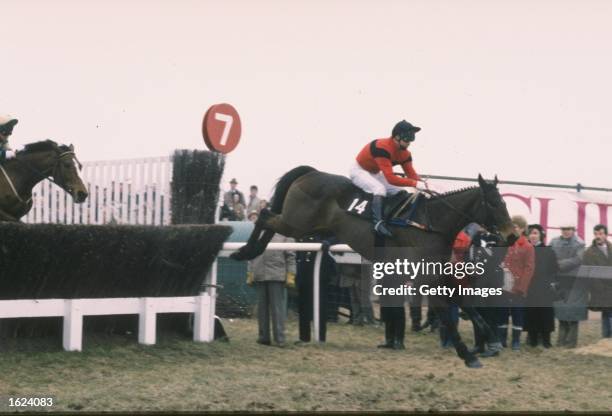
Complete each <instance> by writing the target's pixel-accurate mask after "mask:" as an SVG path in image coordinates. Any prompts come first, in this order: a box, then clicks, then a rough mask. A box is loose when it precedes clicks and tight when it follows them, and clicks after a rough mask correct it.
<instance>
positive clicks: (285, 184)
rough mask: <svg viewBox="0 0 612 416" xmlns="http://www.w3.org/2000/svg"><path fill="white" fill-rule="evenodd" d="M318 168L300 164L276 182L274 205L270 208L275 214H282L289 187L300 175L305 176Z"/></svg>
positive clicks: (273, 197)
mask: <svg viewBox="0 0 612 416" xmlns="http://www.w3.org/2000/svg"><path fill="white" fill-rule="evenodd" d="M315 170H316V169H315V168H313V167H312V166H298V167H297V168H293V169H291V170H290V171H289V172H287V173H285V174H284V175H283V176H281V178H280V179H279V180H278V182H277V183H276V187H275V189H274V195H273V196H272V206H271V207H270V210H271V211H272V212H273V213H275V214H280V213H281V212H282V211H283V204H284V203H285V197H286V196H287V192H288V191H289V188H290V187H291V185H292V184H293V182H295V180H296V179H297V178H299V177H300V176H304V175H306V174H307V173H310V172H313V171H315Z"/></svg>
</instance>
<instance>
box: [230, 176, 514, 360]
mask: <svg viewBox="0 0 612 416" xmlns="http://www.w3.org/2000/svg"><path fill="white" fill-rule="evenodd" d="M497 183H498V181H497V178H495V180H494V181H493V182H487V181H485V180H484V179H483V178H482V176H481V175H479V176H478V186H474V187H471V188H465V189H461V190H457V191H452V192H448V193H445V194H438V195H436V196H432V197H431V198H429V199H426V200H425V201H423V202H422V203H420V204H419V205H418V206H417V209H416V211H415V212H414V213H413V215H412V219H413V220H414V221H415V222H418V223H421V224H428V225H429V227H426V228H425V227H424V228H419V227H394V226H393V225H391V226H390V227H391V229H392V232H393V237H392V238H389V239H386V240H384V241H383V242H382V243H381V241H380V239H379V238H378V237H377V236H376V235H375V234H374V232H373V231H372V225H371V223H370V222H369V221H366V220H364V219H362V218H359V217H357V216H355V215H352V214H350V213H348V212H347V210H346V209H345V208H344V207H347V206H348V205H349V204H350V202H351V200H352V199H353V198H354V195H355V194H356V192H358V189H357V188H356V186H355V185H353V184H352V183H351V181H350V180H349V179H348V178H346V177H344V176H339V175H333V174H329V173H325V172H321V171H318V170H316V169H315V168H313V167H310V166H299V167H297V168H294V169H292V170H291V171H289V172H287V173H286V174H285V175H283V176H282V177H281V178H280V179H279V181H278V183H277V184H276V188H275V191H274V195H273V198H272V206H271V210H270V211H262V213H261V214H260V217H259V219H258V221H257V222H256V223H255V228H254V230H253V232H252V233H251V236H250V237H249V240H248V242H247V244H246V245H245V246H243V247H242V248H241V249H240V250H238V251H237V252H235V253H232V255H231V258H233V259H234V260H249V259H252V258H254V257H257V256H258V255H260V254H261V253H263V251H264V250H265V248H266V246H267V244H268V243H269V242H270V239H271V238H272V237H273V236H274V234H275V233H280V234H282V235H285V236H287V237H293V238H296V239H297V238H303V237H306V236H309V235H315V234H316V235H333V236H335V237H336V238H337V239H339V240H340V241H342V242H344V243H346V244H348V245H349V246H350V247H351V248H352V249H353V250H354V251H356V252H357V253H359V254H361V255H362V256H363V257H364V258H366V259H368V260H370V261H372V262H375V261H379V259H380V253H381V251H380V248H381V245H382V246H383V247H388V248H394V247H395V248H397V247H402V248H411V249H410V250H407V257H411V259H410V260H411V261H415V262H416V261H420V260H422V259H424V258H426V259H428V260H437V261H448V260H449V259H450V257H451V251H452V245H453V242H454V240H455V238H456V236H457V234H458V233H459V231H460V230H461V229H463V228H464V227H465V226H466V225H467V224H469V223H471V222H475V223H478V224H480V225H482V226H483V227H485V228H486V229H488V230H490V231H494V232H496V233H498V234H499V235H501V237H502V239H503V240H507V239H508V238H509V237H510V236H511V235H513V234H512V232H513V227H512V222H511V220H510V216H509V215H508V210H507V208H506V204H505V202H504V201H503V199H502V197H501V195H500V193H499V191H498V189H497ZM262 233H263V234H262ZM408 252H409V253H408ZM428 279H429V280H428V283H430V284H432V285H434V284H436V283H434V281H432V280H431V279H432V277H428ZM436 280H437V281H438V282H437V283H438V284H440V285H447V284H448V282H447V281H446V280H444V278H443V277H442V276H439V277H437V279H436ZM431 300H432V306H433V308H434V310H435V311H436V313H437V314H438V315H439V316H440V319H441V321H442V323H443V324H444V325H445V326H446V327H447V329H448V331H449V333H450V336H451V339H452V340H453V344H454V345H455V349H456V351H457V354H458V356H459V357H460V358H461V359H463V360H464V362H465V364H466V365H467V366H468V367H474V368H477V367H480V366H481V364H480V362H479V360H478V358H476V356H475V355H474V354H473V353H471V352H470V351H469V350H468V348H467V346H466V345H465V343H463V341H461V338H460V336H459V333H458V331H457V326H456V324H455V323H454V322H453V321H452V319H451V317H450V313H449V308H448V306H449V302H450V299H449V298H447V297H442V296H434V297H432V299H431ZM474 322H475V323H476V324H482V320H480V321H479V320H475V321H474Z"/></svg>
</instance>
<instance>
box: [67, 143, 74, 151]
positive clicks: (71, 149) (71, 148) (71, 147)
mask: <svg viewBox="0 0 612 416" xmlns="http://www.w3.org/2000/svg"><path fill="white" fill-rule="evenodd" d="M68 148H69V149H70V151H71V152H74V145H73V144H72V143H70V146H68Z"/></svg>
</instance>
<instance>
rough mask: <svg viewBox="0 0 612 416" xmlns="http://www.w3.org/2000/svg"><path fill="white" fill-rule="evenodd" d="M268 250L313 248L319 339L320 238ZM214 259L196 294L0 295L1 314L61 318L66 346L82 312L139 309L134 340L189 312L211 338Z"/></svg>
mask: <svg viewBox="0 0 612 416" xmlns="http://www.w3.org/2000/svg"><path fill="white" fill-rule="evenodd" d="M245 244H246V243H225V244H224V245H223V249H222V250H221V251H220V252H219V254H218V257H228V256H229V255H230V254H231V253H232V252H234V251H235V250H237V249H239V248H240V247H242V246H243V245H245ZM266 250H277V251H287V250H291V251H316V252H317V255H316V257H315V264H314V276H313V280H314V282H313V283H314V288H313V289H314V290H313V330H314V339H315V341H320V339H319V286H320V284H319V281H320V271H321V259H322V256H323V252H322V251H321V243H270V244H268V247H267V248H266ZM330 251H331V252H332V253H352V254H351V255H350V256H346V255H344V256H342V257H343V258H342V260H340V261H338V262H339V263H340V262H341V263H357V264H358V263H359V262H360V261H361V257H360V256H359V255H357V254H355V253H354V252H353V250H352V249H351V248H350V247H349V246H347V245H345V244H338V245H334V246H331V248H330ZM216 285H217V261H216V260H215V261H214V262H213V264H212V267H211V270H210V273H209V275H208V277H207V289H206V292H202V293H201V294H200V295H199V296H185V297H147V298H101V299H19V300H0V319H3V318H37V317H62V318H63V319H64V326H63V346H64V349H65V350H66V351H81V350H82V348H83V346H82V345H83V316H99V315H126V314H138V315H139V320H138V342H139V343H141V344H147V345H151V344H155V340H156V321H157V314H158V313H177V312H185V313H193V314H194V324H193V339H194V341H198V342H210V341H212V340H213V339H214V327H215V325H214V323H215V322H214V319H215V306H216V292H217V289H216Z"/></svg>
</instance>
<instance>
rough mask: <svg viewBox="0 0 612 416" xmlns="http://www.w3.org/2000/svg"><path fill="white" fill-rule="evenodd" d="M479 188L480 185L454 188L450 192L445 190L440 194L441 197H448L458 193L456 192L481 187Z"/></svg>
mask: <svg viewBox="0 0 612 416" xmlns="http://www.w3.org/2000/svg"><path fill="white" fill-rule="evenodd" d="M479 188H480V186H468V187H466V188H460V189H454V190H452V191H448V192H445V193H443V194H440V197H441V198H444V197H447V196H451V195H456V194H459V193H462V192H467V191H471V190H473V189H479Z"/></svg>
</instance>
